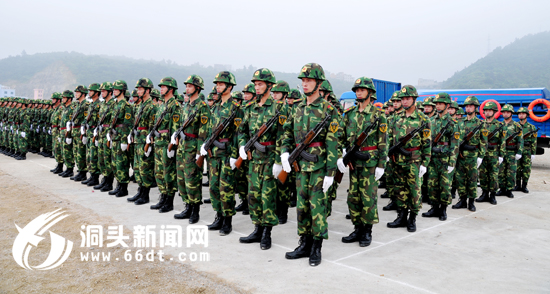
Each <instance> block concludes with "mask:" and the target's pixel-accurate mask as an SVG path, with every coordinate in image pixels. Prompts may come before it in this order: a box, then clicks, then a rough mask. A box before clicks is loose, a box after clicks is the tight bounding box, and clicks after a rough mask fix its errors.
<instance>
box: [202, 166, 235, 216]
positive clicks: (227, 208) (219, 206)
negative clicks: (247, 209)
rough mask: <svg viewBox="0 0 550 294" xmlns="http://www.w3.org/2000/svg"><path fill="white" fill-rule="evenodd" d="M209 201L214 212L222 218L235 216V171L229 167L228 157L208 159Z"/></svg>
mask: <svg viewBox="0 0 550 294" xmlns="http://www.w3.org/2000/svg"><path fill="white" fill-rule="evenodd" d="M208 163H209V164H210V166H209V167H208V168H209V169H210V170H209V172H210V200H211V201H212V208H214V211H216V212H221V213H223V216H233V215H235V213H236V212H235V192H234V191H235V190H234V186H235V171H233V170H232V169H231V167H230V166H229V157H210V158H209V159H208Z"/></svg>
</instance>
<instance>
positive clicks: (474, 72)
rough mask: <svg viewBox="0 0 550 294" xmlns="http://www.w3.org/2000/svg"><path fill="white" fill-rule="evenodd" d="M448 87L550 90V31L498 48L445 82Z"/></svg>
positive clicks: (444, 85) (445, 86) (444, 84)
mask: <svg viewBox="0 0 550 294" xmlns="http://www.w3.org/2000/svg"><path fill="white" fill-rule="evenodd" d="M443 87H444V88H447V89H484V88H490V89H499V88H500V89H502V88H537V87H546V88H549V89H550V32H542V33H538V34H535V35H527V36H525V37H523V38H521V39H516V41H515V42H513V43H511V44H509V45H507V46H505V47H504V48H501V47H498V48H496V49H495V50H493V52H491V53H489V54H488V55H487V56H486V57H484V58H481V59H479V60H478V61H476V62H475V63H473V64H472V65H470V66H468V67H467V68H465V69H463V70H461V71H459V72H457V73H455V74H454V75H453V76H452V77H450V78H449V79H448V80H446V81H445V82H443Z"/></svg>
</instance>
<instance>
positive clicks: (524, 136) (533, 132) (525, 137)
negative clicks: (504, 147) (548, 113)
mask: <svg viewBox="0 0 550 294" xmlns="http://www.w3.org/2000/svg"><path fill="white" fill-rule="evenodd" d="M539 130H540V128H537V129H536V130H534V131H530V132H529V133H527V134H525V135H523V139H527V138H529V136H531V135H532V134H535V133H537V132H538V131H539Z"/></svg>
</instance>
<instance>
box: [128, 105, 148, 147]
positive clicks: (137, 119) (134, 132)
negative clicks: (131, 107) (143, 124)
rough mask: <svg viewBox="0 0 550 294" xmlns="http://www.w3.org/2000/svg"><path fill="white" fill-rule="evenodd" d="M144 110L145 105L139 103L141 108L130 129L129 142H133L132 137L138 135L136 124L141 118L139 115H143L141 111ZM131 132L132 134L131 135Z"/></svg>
mask: <svg viewBox="0 0 550 294" xmlns="http://www.w3.org/2000/svg"><path fill="white" fill-rule="evenodd" d="M144 110H145V106H143V105H141V108H140V110H139V112H138V114H137V116H136V118H135V119H134V126H133V127H132V130H131V131H130V139H131V142H132V143H135V142H134V137H136V136H137V135H138V130H137V128H138V124H139V121H140V120H141V116H142V115H143V111H144ZM132 134H133V136H132Z"/></svg>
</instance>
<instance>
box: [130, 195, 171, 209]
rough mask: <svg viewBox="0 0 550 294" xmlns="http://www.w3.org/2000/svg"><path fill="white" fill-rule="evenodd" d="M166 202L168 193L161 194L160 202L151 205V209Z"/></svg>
mask: <svg viewBox="0 0 550 294" xmlns="http://www.w3.org/2000/svg"><path fill="white" fill-rule="evenodd" d="M138 201H139V200H138ZM136 202H137V201H136ZM164 202H166V195H165V194H160V196H159V202H158V203H157V204H155V205H151V209H160V208H161V207H162V206H163V205H164Z"/></svg>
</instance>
